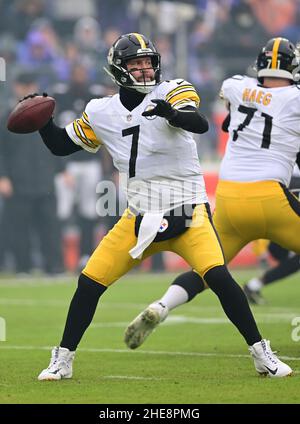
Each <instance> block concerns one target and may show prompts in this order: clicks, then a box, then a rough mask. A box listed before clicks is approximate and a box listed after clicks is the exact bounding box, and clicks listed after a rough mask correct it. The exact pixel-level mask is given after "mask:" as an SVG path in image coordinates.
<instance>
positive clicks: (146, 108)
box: [144, 104, 157, 121]
mask: <svg viewBox="0 0 300 424" xmlns="http://www.w3.org/2000/svg"><path fill="white" fill-rule="evenodd" d="M154 108H155V106H154V105H153V104H151V105H147V106H146V107H145V110H144V112H148V111H149V110H152V109H154ZM145 118H146V119H149V121H151V120H152V119H155V118H157V116H156V115H153V116H145Z"/></svg>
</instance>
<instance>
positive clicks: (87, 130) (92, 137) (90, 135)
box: [76, 116, 102, 146]
mask: <svg viewBox="0 0 300 424" xmlns="http://www.w3.org/2000/svg"><path fill="white" fill-rule="evenodd" d="M76 123H77V124H78V125H79V127H80V129H81V131H82V133H83V137H85V138H86V139H87V141H90V142H91V143H93V144H94V145H95V146H99V145H100V144H102V141H101V140H99V139H98V137H97V136H96V134H95V132H94V130H93V129H92V127H91V125H90V124H87V123H86V122H85V119H84V118H83V116H82V117H81V118H80V119H76Z"/></svg>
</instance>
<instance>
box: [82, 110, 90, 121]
mask: <svg viewBox="0 0 300 424" xmlns="http://www.w3.org/2000/svg"><path fill="white" fill-rule="evenodd" d="M82 118H84V119H85V120H86V122H87V123H88V124H89V123H90V120H89V117H88V116H87V114H86V112H83V114H82Z"/></svg>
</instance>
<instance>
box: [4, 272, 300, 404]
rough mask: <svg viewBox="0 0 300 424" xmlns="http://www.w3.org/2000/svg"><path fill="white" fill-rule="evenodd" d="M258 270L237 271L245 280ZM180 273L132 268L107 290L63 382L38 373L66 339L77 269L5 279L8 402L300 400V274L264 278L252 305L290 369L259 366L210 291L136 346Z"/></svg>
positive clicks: (5, 359)
mask: <svg viewBox="0 0 300 424" xmlns="http://www.w3.org/2000/svg"><path fill="white" fill-rule="evenodd" d="M255 274H256V271H255V270H251V271H239V272H234V275H235V276H236V278H237V279H238V281H239V282H240V283H243V282H244V281H245V280H246V279H247V278H248V277H250V276H253V275H255ZM172 279H173V276H172V275H168V274H165V275H145V274H130V275H128V276H127V277H125V278H123V279H122V280H121V281H119V282H118V283H117V284H116V285H115V286H114V287H113V288H111V289H110V290H108V291H107V292H106V293H105V295H104V296H103V299H102V303H101V305H99V306H98V309H97V312H96V315H95V317H94V321H93V324H92V326H91V327H90V328H89V329H88V331H87V333H86V335H85V337H84V339H83V341H82V342H81V344H80V349H79V350H78V352H77V355H76V359H75V364H74V376H73V379H72V380H64V381H61V382H39V381H37V375H38V374H39V372H40V371H41V370H42V369H43V368H45V367H46V366H47V365H48V362H49V358H50V348H51V347H52V346H54V345H55V344H57V343H59V341H60V337H61V333H62V330H63V326H64V322H65V317H66V313H67V309H68V305H69V301H70V299H71V296H72V294H73V292H74V290H75V287H76V284H77V283H76V280H77V278H76V277H74V278H70V279H65V280H62V281H58V280H43V279H38V278H36V279H32V280H16V279H13V278H6V279H4V278H2V279H0V316H1V317H3V318H4V319H5V320H6V329H7V341H6V342H0V375H1V378H0V404H10V403H19V404H26V403H30V404H37V403H59V404H60V403H87V404H88V403H97V404H116V403H123V404H124V403H125V404H134V403H145V404H151V403H152V404H153V403H158V404H164V403H168V404H170V403H173V404H190V403H192V404H201V403H299V402H300V391H299V383H300V380H299V378H300V374H299V370H300V341H299V342H295V341H293V340H292V338H291V333H292V330H293V328H294V327H293V326H292V324H291V320H292V319H293V318H294V317H295V316H299V317H300V305H299V298H300V284H299V274H298V275H297V274H296V275H294V276H293V277H291V278H289V279H286V280H285V281H283V282H281V283H278V284H274V285H273V286H270V287H267V288H265V289H264V292H263V293H264V295H265V297H266V299H267V301H268V303H267V305H266V306H259V307H254V308H253V311H254V314H255V317H256V319H257V321H258V323H259V327H260V329H261V331H262V333H263V335H264V337H266V338H270V339H271V341H272V347H273V349H274V350H277V351H278V352H279V353H278V354H279V356H280V357H282V358H284V359H285V360H286V362H287V363H289V364H290V365H291V366H292V368H293V369H294V371H295V372H294V375H293V377H291V378H284V379H269V378H261V377H259V376H258V375H257V374H256V372H255V369H254V366H253V361H252V359H251V358H250V356H249V354H248V350H247V346H246V345H245V343H244V340H243V339H242V337H241V336H240V335H239V333H238V332H237V330H236V329H235V328H234V327H233V325H232V324H230V323H228V321H227V318H226V316H225V315H224V313H223V311H222V309H221V306H220V305H219V303H218V300H217V298H216V297H215V295H213V294H212V293H210V292H208V291H207V292H206V293H204V294H202V295H200V296H198V297H197V298H196V299H194V300H193V301H192V302H191V303H189V304H187V305H184V306H182V307H181V308H179V309H177V310H175V311H173V312H172V313H171V314H170V316H169V317H168V319H167V321H166V322H165V323H163V324H162V325H161V327H160V328H158V329H157V331H156V332H155V333H153V334H152V336H151V337H150V338H149V339H148V340H147V341H146V342H145V344H144V345H143V346H142V347H141V348H139V349H138V350H136V351H129V350H128V349H127V348H126V346H125V345H124V343H123V333H124V329H125V328H126V326H127V324H128V323H129V322H130V321H131V320H132V319H133V318H134V317H135V315H136V314H137V313H139V312H140V311H141V310H142V309H143V308H144V307H145V306H146V305H147V304H148V303H150V301H152V300H154V299H156V298H158V297H160V295H161V294H162V293H163V292H164V290H165V288H166V287H168V285H169V282H170V281H171V280H172ZM299 320H300V318H299ZM299 333H300V331H299V332H298V334H299Z"/></svg>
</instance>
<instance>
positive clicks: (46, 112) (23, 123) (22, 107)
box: [7, 96, 55, 134]
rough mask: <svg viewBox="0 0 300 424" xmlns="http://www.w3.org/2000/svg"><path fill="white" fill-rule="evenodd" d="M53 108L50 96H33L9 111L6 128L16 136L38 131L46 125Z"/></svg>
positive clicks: (52, 100)
mask: <svg viewBox="0 0 300 424" xmlns="http://www.w3.org/2000/svg"><path fill="white" fill-rule="evenodd" d="M54 107H55V100H54V99H53V97H50V96H35V97H32V98H28V99H25V100H22V101H21V102H19V103H18V104H17V105H16V106H15V108H14V109H13V110H12V111H11V113H10V115H9V117H8V120H7V128H8V130H9V131H11V132H14V133H17V134H27V133H31V132H34V131H37V130H39V129H40V128H42V127H43V126H45V125H46V124H47V122H48V121H49V119H50V118H51V116H52V114H53V111H54Z"/></svg>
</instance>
